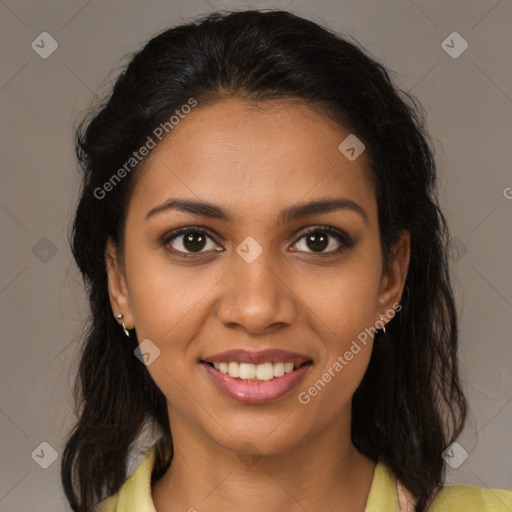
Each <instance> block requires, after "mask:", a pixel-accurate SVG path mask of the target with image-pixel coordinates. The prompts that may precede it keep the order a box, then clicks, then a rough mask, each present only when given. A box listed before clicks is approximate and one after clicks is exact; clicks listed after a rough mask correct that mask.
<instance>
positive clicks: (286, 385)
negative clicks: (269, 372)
mask: <svg viewBox="0 0 512 512" xmlns="http://www.w3.org/2000/svg"><path fill="white" fill-rule="evenodd" d="M202 365H203V366H204V368H205V369H206V371H207V372H208V374H209V375H210V376H211V378H212V379H213V382H214V383H215V385H216V386H217V387H218V388H219V389H220V390H221V391H223V392H224V393H225V394H226V395H228V396H229V397H231V398H233V399H234V400H237V401H238V402H243V403H246V404H263V403H267V402H270V401H272V400H277V399H278V398H281V397H282V396H284V395H286V394H287V393H289V392H290V391H291V390H292V389H293V388H294V387H296V386H298V385H299V382H300V381H301V380H302V377H303V376H304V373H306V372H307V371H308V368H309V367H310V366H311V363H310V362H308V363H305V364H303V365H302V366H301V367H299V368H297V369H296V370H294V371H293V372H290V373H285V374H284V375H283V376H282V377H274V378H273V379H272V380H266V381H262V380H243V379H235V378H234V377H230V376H229V375H227V374H225V373H222V372H221V371H219V370H216V369H215V368H213V366H210V365H209V364H208V363H202Z"/></svg>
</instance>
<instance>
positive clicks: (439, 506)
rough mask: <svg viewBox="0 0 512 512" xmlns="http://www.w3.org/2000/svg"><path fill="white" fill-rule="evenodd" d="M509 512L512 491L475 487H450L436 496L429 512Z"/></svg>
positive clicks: (511, 506) (511, 502)
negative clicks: (462, 511)
mask: <svg viewBox="0 0 512 512" xmlns="http://www.w3.org/2000/svg"><path fill="white" fill-rule="evenodd" d="M459 510H464V511H465V512H473V511H474V512H477V511H478V512H509V511H511V510H512V491H507V490H504V489H486V488H483V487H477V486H475V485H450V486H446V487H443V488H442V489H441V490H440V491H439V492H438V493H437V495H436V497H435V499H434V501H433V503H432V505H431V508H430V509H429V512H430V511H431V512H451V511H459Z"/></svg>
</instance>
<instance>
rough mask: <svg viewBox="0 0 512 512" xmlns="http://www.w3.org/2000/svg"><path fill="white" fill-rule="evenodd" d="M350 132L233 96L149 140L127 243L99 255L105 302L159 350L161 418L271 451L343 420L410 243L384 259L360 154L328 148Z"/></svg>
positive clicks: (401, 277)
mask: <svg viewBox="0 0 512 512" xmlns="http://www.w3.org/2000/svg"><path fill="white" fill-rule="evenodd" d="M349 134H350V132H349V131H347V130H345V129H343V128H342V127H340V126H339V125H338V124H336V123H334V122H333V121H331V120H329V119H328V118H326V117H324V116H322V115H321V114H320V113H317V112H316V111H314V110H312V109H311V108H310V107H308V106H307V105H305V104H302V103H298V102H295V103H291V102H288V103H285V102H282V101H281V102H278V101H271V102H265V103H259V104H257V105H249V104H245V103H242V102H240V101H238V100H235V99H230V100H223V101H221V102H219V103H216V104H214V105H210V106H207V107H201V106H200V105H199V106H198V107H197V108H196V109H194V110H193V111H192V112H191V113H189V114H188V115H187V116H186V117H185V118H184V119H182V120H181V121H180V123H179V124H178V125H176V126H175V127H174V129H173V131H172V132H171V133H170V135H169V136H168V137H167V138H165V139H164V140H163V141H162V142H161V143H160V144H159V145H158V146H157V147H156V148H155V149H154V150H153V151H152V153H151V155H150V158H149V159H148V161H147V163H146V165H145V167H144V169H142V170H141V174H140V176H139V180H138V182H137V184H136V186H135V188H134V191H133V194H132V197H131V199H130V203H129V206H128V212H127V218H126V229H125V244H124V254H123V257H122V259H121V258H116V254H115V251H114V249H113V246H112V244H110V243H109V244H108V247H107V251H106V259H107V263H108V271H109V291H110V298H111V303H112V309H113V311H114V313H118V312H122V313H123V314H124V318H125V324H126V326H127V327H129V328H132V327H135V329H136V332H137V338H138V341H139V343H141V342H143V341H144V340H150V344H149V345H148V342H147V341H146V342H145V343H146V348H147V347H150V348H149V352H150V353H152V354H156V353H157V351H156V348H155V347H157V348H158V350H159V351H160V353H159V355H158V357H156V358H155V359H154V360H152V362H151V363H150V364H149V365H148V367H147V369H148V371H149V372H150V374H151V376H152V378H153V379H154V381H155V383H156V384H157V385H158V387H159V388H160V389H161V390H162V392H163V393H164V395H165V396H166V398H167V402H168V409H169V417H170V421H171V431H173V425H185V424H186V425H187V426H188V427H189V428H192V429H194V430H195V431H196V432H200V433H201V434H202V435H204V438H205V439H210V440H212V441H213V442H214V443H216V444H217V445H221V446H224V447H227V448H229V449H233V450H237V449H239V448H240V447H241V446H243V445H244V444H245V443H252V444H254V445H256V446H257V448H258V450H260V451H261V452H262V453H282V452H283V451H285V450H286V449H292V448H294V447H296V446H300V445H302V444H303V443H305V442H307V441H308V439H312V438H314V437H315V436H318V435H319V433H320V432H322V431H325V429H327V428H330V426H336V428H337V429H338V430H339V429H340V428H345V427H347V426H348V425H350V414H351V408H350V404H351V397H352V395H353V393H354V391H355V390H356V388H357V386H358V385H359V383H360V381H361V379H362V378H363V375H364V373H365V371H366V368H367V365H368V361H369V358H370V355H371V350H372V346H373V336H372V335H373V332H374V330H373V331H372V329H371V328H372V327H374V326H375V325H376V323H377V327H380V324H379V323H378V321H379V319H380V314H383V315H384V316H385V317H387V319H386V320H385V322H386V321H388V319H389V318H391V316H392V314H393V304H396V303H398V302H399V301H400V297H401V293H402V289H403V285H404V281H405V277H406V272H407V266H408V259H409V243H408V238H407V237H405V236H404V238H403V239H402V241H401V243H400V244H398V245H397V248H396V251H395V258H394V260H393V262H392V264H391V265H390V267H389V268H388V269H383V264H382V256H381V252H380V239H379V224H378V216H377V203H376V198H375V190H374V189H373V186H372V183H371V180H370V174H369V169H368V161H367V159H366V155H365V153H364V152H363V153H362V154H361V155H360V156H359V157H358V158H356V159H355V160H352V161H351V160H349V159H347V158H346V157H345V156H344V154H342V153H341V152H340V150H339V149H338V146H339V145H340V143H341V142H342V141H343V140H344V139H345V138H346V137H347V136H348V135H349ZM326 199H330V200H333V201H337V204H334V203H333V202H331V203H330V207H327V206H326V203H325V202H324V203H322V201H325V200H326ZM175 200H180V201H191V202H193V203H195V204H193V203H189V204H188V206H181V207H180V205H179V204H177V203H176V202H174V203H172V204H171V202H172V201H175ZM200 203H208V205H209V206H206V205H204V204H203V205H202V206H201V204H200ZM310 203H311V204H312V203H318V205H317V207H316V208H314V207H310V208H306V207H305V206H306V205H308V204H310ZM182 204H183V203H182ZM178 230H180V231H179V232H178ZM390 312H391V313H390ZM365 329H367V330H366V331H365ZM365 332H366V336H364V335H363V334H362V333H365ZM368 333H370V335H369V334H368ZM363 339H365V342H363V341H362V340H363ZM356 347H358V348H356ZM228 351H234V352H231V353H229V354H225V352H228ZM350 354H352V355H350ZM150 357H151V358H153V357H154V356H150ZM213 363H215V364H213ZM224 363H230V364H226V365H224ZM256 363H258V364H256ZM269 363H272V364H269ZM286 363H289V364H286ZM290 363H293V368H294V369H293V371H291V369H290V368H291V367H290ZM216 367H217V368H219V369H216ZM260 367H261V368H260ZM226 371H228V372H229V373H227V374H226V373H225V372H226ZM237 372H238V377H237ZM240 372H241V373H242V375H241V376H242V377H245V378H240ZM254 372H256V379H254ZM283 372H287V373H284V375H282V374H283ZM319 381H321V383H319ZM315 390H316V391H315Z"/></svg>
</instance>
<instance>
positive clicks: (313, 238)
mask: <svg viewBox="0 0 512 512" xmlns="http://www.w3.org/2000/svg"><path fill="white" fill-rule="evenodd" d="M307 243H308V247H309V248H310V249H312V250H318V251H323V250H324V249H325V248H326V247H327V246H328V245H329V241H328V237H327V236H325V234H321V233H319V232H315V233H311V234H310V235H309V236H308V237H307Z"/></svg>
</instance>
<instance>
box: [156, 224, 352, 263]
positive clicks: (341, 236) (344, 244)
mask: <svg viewBox="0 0 512 512" xmlns="http://www.w3.org/2000/svg"><path fill="white" fill-rule="evenodd" d="M186 233H199V234H202V235H205V236H207V237H208V238H210V239H212V240H213V241H214V242H215V243H217V242H216V241H215V240H214V239H213V238H212V236H211V235H210V232H209V231H208V230H207V229H205V228H202V227H200V226H187V227H183V228H178V229H176V230H174V231H172V232H171V233H168V234H166V235H165V236H164V237H163V238H162V240H161V243H162V245H163V246H164V247H165V248H166V249H167V250H168V251H169V252H171V253H173V254H180V255H181V256H183V257H195V256H199V255H201V254H204V253H206V252H208V251H200V252H183V251H177V250H175V249H169V248H168V246H169V244H170V243H171V241H173V240H174V239H175V238H178V237H179V236H181V235H183V234H186ZM312 233H327V234H329V235H331V236H333V237H334V238H336V239H337V240H338V242H340V244H341V248H338V249H334V250H331V251H327V252H317V253H315V252H314V251H306V254H316V255H319V256H320V255H324V256H325V255H332V254H335V253H336V252H342V251H343V250H345V249H350V248H352V247H353V246H354V241H353V240H352V238H351V237H349V236H348V235H347V234H346V233H344V232H343V231H341V230H338V229H336V228H333V227H332V226H322V225H318V226H311V227H309V228H307V229H306V231H304V232H303V233H302V234H301V235H300V237H299V238H297V239H296V241H295V242H294V243H293V245H296V244H297V243H298V242H299V241H300V240H302V239H303V238H305V237H306V236H308V235H310V234H312ZM297 252H304V251H297Z"/></svg>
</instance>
